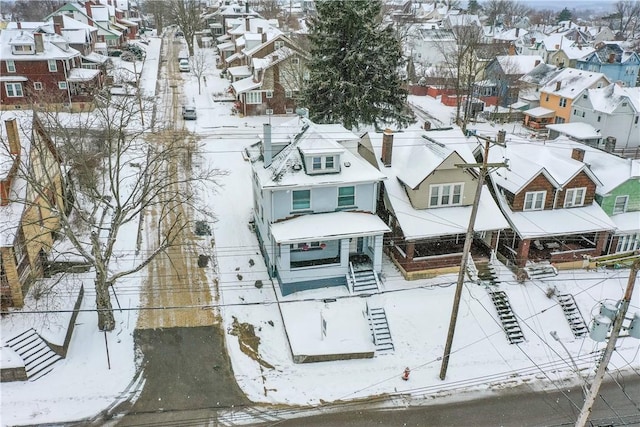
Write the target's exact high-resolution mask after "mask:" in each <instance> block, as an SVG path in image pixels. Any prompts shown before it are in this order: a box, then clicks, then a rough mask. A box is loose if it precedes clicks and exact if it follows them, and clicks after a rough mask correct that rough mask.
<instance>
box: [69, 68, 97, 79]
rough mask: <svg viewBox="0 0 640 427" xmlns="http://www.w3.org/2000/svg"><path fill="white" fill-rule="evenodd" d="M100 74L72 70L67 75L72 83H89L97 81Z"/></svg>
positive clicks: (77, 69) (84, 69)
mask: <svg viewBox="0 0 640 427" xmlns="http://www.w3.org/2000/svg"><path fill="white" fill-rule="evenodd" d="M100 73H101V71H100V70H89V69H87V68H72V69H71V70H70V71H69V74H68V75H67V80H68V81H70V82H88V81H91V80H93V79H95V78H96V77H97V76H98V75H99V74H100Z"/></svg>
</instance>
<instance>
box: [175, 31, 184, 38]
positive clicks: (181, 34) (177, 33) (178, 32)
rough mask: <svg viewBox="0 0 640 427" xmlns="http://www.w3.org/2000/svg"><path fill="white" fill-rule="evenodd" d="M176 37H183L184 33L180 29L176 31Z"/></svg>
mask: <svg viewBox="0 0 640 427" xmlns="http://www.w3.org/2000/svg"><path fill="white" fill-rule="evenodd" d="M176 37H184V33H183V32H182V31H176Z"/></svg>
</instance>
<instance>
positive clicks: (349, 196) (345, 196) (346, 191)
mask: <svg viewBox="0 0 640 427" xmlns="http://www.w3.org/2000/svg"><path fill="white" fill-rule="evenodd" d="M355 204H356V188H355V187H353V186H350V187H339V188H338V207H345V206H354V205H355Z"/></svg>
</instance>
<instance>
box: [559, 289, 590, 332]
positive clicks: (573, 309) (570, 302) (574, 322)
mask: <svg viewBox="0 0 640 427" xmlns="http://www.w3.org/2000/svg"><path fill="white" fill-rule="evenodd" d="M557 298H558V303H559V304H560V307H562V311H563V312H564V317H566V319H567V322H569V326H570V327H571V332H573V336H574V337H576V338H580V337H583V336H585V335H587V332H589V329H588V328H587V324H586V323H585V321H584V318H583V317H582V313H580V309H579V308H578V305H577V304H576V300H575V299H574V298H573V295H571V294H559V295H558V297H557Z"/></svg>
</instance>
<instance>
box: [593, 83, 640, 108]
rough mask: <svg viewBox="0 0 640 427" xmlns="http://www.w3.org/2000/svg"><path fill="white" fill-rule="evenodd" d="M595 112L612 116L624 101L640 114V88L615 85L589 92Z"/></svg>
mask: <svg viewBox="0 0 640 427" xmlns="http://www.w3.org/2000/svg"><path fill="white" fill-rule="evenodd" d="M587 95H588V97H589V101H590V102H591V105H592V107H593V109H594V110H596V111H600V112H603V113H606V114H611V113H612V112H613V111H614V110H615V109H616V108H618V105H620V103H621V102H623V101H628V102H630V103H631V105H632V106H633V108H634V109H635V110H636V113H639V112H640V87H622V86H619V85H617V84H615V83H611V84H610V85H609V86H605V87H603V88H600V89H589V90H588V91H587Z"/></svg>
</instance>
